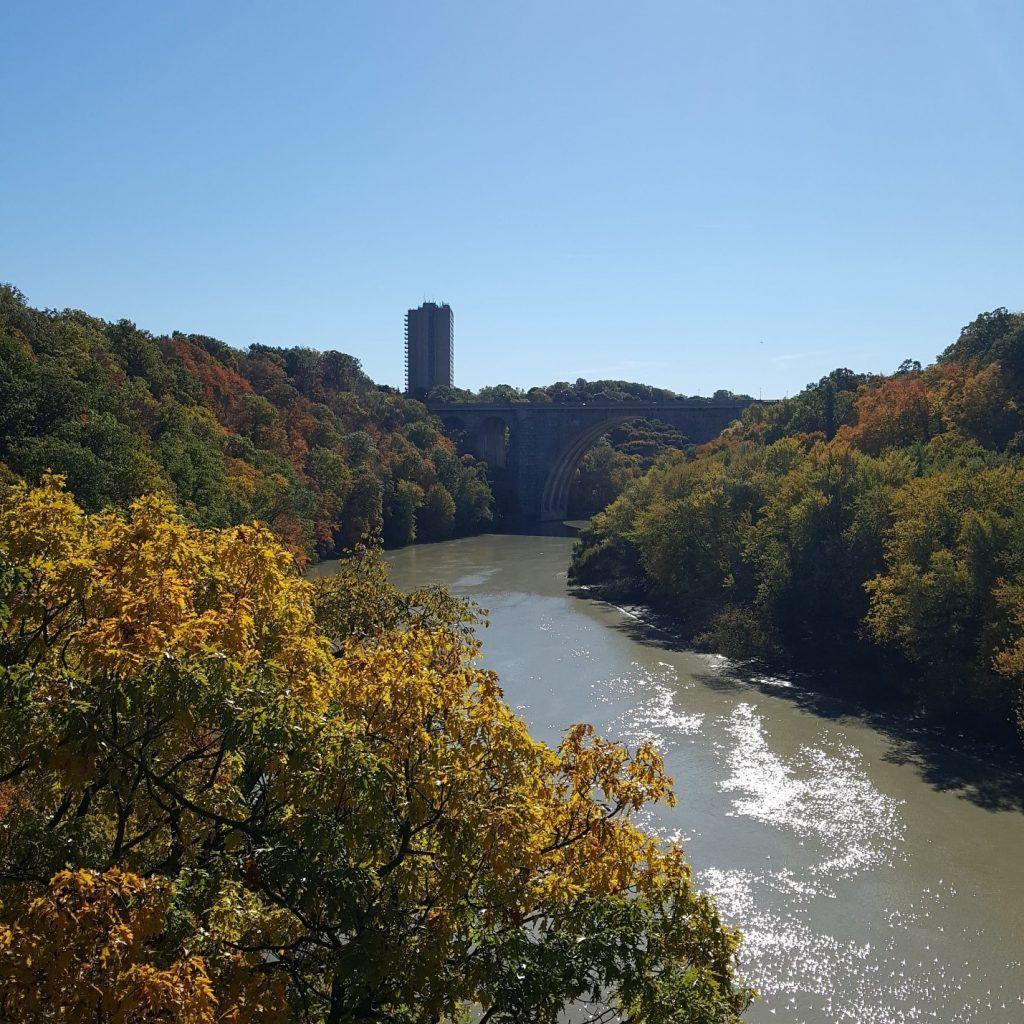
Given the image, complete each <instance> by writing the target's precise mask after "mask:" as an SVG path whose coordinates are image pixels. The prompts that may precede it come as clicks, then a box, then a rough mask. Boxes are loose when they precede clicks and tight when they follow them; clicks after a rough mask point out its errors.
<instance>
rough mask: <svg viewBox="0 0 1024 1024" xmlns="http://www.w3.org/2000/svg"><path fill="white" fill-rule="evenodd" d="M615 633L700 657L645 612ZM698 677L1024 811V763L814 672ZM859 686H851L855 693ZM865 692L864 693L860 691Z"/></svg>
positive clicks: (967, 794) (936, 780)
mask: <svg viewBox="0 0 1024 1024" xmlns="http://www.w3.org/2000/svg"><path fill="white" fill-rule="evenodd" d="M570 593H572V595H573V596H574V597H577V598H579V599H581V600H589V601H598V602H600V603H602V604H606V605H608V606H609V607H615V608H618V609H619V610H620V611H622V610H623V609H622V608H621V606H619V605H616V604H614V602H608V601H603V600H602V599H600V598H597V597H595V596H594V595H592V594H589V593H587V592H586V591H585V590H583V589H582V588H581V589H576V590H570ZM616 628H617V629H618V630H619V631H620V632H622V633H624V634H625V635H627V636H628V637H629V638H630V639H631V640H633V641H635V642H637V643H640V644H643V645H644V646H647V647H655V648H658V649H660V650H667V651H674V652H690V651H693V650H694V646H693V644H692V643H687V642H685V641H684V640H683V639H682V638H681V637H680V636H679V635H678V634H677V633H674V632H673V631H672V629H671V623H670V622H668V620H664V619H660V618H659V617H657V615H656V614H655V613H653V612H651V613H650V614H649V615H648V610H647V609H644V616H643V617H635V616H634V615H633V613H627V615H625V616H623V617H622V618H621V619H620V620H619V622H618V624H617V626H616ZM694 678H695V679H696V680H697V681H698V682H700V683H701V684H702V685H704V686H707V687H709V688H711V689H714V690H719V691H735V692H737V693H738V692H741V691H743V690H749V689H750V688H751V687H753V688H754V689H756V690H757V691H759V692H760V693H763V694H764V695H766V696H768V697H771V698H773V699H775V700H782V701H787V702H788V703H790V704H792V705H794V706H796V707H798V708H799V709H800V710H802V711H805V712H807V713H808V714H813V715H815V716H817V717H819V718H822V719H827V720H829V721H833V722H841V721H857V722H860V723H862V724H865V725H867V726H869V727H870V728H872V729H874V730H875V731H876V732H878V733H880V734H881V735H883V736H885V738H886V739H887V740H888V742H889V744H890V747H889V750H888V751H887V753H886V754H885V760H886V761H888V762H890V763H892V764H896V765H907V766H910V767H912V768H913V769H914V770H915V771H916V772H917V774H918V775H919V776H920V778H921V779H922V780H923V781H924V782H926V783H927V784H928V785H930V786H932V787H933V788H934V789H936V790H939V791H942V792H948V793H953V794H955V795H957V796H959V797H961V798H962V799H965V800H969V801H970V802H971V803H973V804H975V805H977V806H978V807H982V808H984V809H986V810H991V811H1024V756H1022V755H1021V753H1020V752H1019V751H1015V750H1013V749H1011V748H1008V747H1007V746H1005V745H1000V744H997V743H992V744H986V743H984V742H982V741H979V740H978V739H977V738H976V737H972V736H968V735H966V734H963V733H959V732H956V731H954V730H952V729H949V728H944V727H942V726H937V725H935V724H934V723H932V722H929V721H926V720H925V719H924V718H923V717H922V716H921V715H920V714H917V713H914V712H912V711H911V712H908V711H903V712H902V713H901V712H900V711H898V710H895V709H893V708H891V707H884V708H878V707H872V706H871V705H870V704H868V703H865V702H864V701H863V700H862V699H858V698H857V696H856V693H855V692H850V693H847V692H839V693H837V692H836V691H835V688H834V684H833V683H832V681H831V680H827V679H825V678H824V677H816V676H814V675H813V674H809V673H787V676H786V679H785V681H784V682H785V684H786V685H779V682H780V681H779V680H773V677H771V676H768V675H766V674H765V673H764V672H762V671H758V670H757V669H754V668H753V667H752V666H750V665H743V664H731V665H729V666H728V667H726V668H724V669H723V670H721V671H711V670H708V671H707V672H698V673H696V674H695V675H694ZM855 689H856V688H855V687H852V686H851V687H850V690H851V691H854V690H855ZM861 692H863V691H861Z"/></svg>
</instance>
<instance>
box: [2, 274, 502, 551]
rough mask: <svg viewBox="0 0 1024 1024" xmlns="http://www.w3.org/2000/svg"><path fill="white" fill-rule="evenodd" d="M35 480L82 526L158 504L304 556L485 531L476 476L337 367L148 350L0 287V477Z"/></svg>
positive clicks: (257, 348) (193, 350)
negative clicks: (264, 527)
mask: <svg viewBox="0 0 1024 1024" xmlns="http://www.w3.org/2000/svg"><path fill="white" fill-rule="evenodd" d="M47 470H52V471H54V472H58V473H60V474H62V475H63V476H64V477H65V478H66V480H67V482H68V486H69V487H70V488H71V490H72V492H73V493H74V495H75V497H76V498H77V499H78V500H79V501H80V502H81V503H82V505H83V507H85V508H86V509H88V510H90V511H95V510H98V509H101V508H104V507H105V506H108V505H119V506H124V505H126V504H127V503H128V502H130V501H131V499H133V498H135V497H137V496H139V495H141V494H147V493H163V494H167V495H168V496H169V497H170V498H172V499H173V501H174V502H175V503H176V504H177V505H178V506H179V507H180V508H181V509H182V510H183V511H184V513H185V514H186V515H187V516H188V518H189V519H190V520H191V521H192V522H194V523H196V524H198V525H202V526H216V527H223V526H227V525H230V524H234V523H242V522H249V521H252V520H254V519H259V520H262V521H264V522H266V523H268V524H269V525H270V526H271V528H272V529H273V530H274V532H275V534H276V535H277V536H278V537H279V538H280V539H281V541H282V542H283V543H284V544H285V545H286V546H287V547H288V548H289V550H291V551H293V552H294V553H296V554H298V555H299V556H300V557H301V558H303V559H308V558H312V557H316V556H325V555H328V554H332V553H334V552H336V551H338V550H340V549H344V548H348V547H351V546H352V545H353V544H355V543H356V542H358V541H359V540H360V538H362V537H364V536H367V535H374V534H378V533H380V534H382V535H383V538H384V540H385V542H387V543H389V544H395V545H398V544H406V543H410V542H411V541H413V540H441V539H444V538H447V537H450V536H452V535H453V534H454V533H468V532H472V531H474V530H478V529H480V528H481V527H482V526H483V525H484V524H486V523H487V522H488V521H489V520H490V518H491V505H492V499H491V493H490V488H489V485H488V483H487V480H486V476H485V471H484V468H483V467H482V466H481V465H479V464H476V463H475V462H474V461H473V460H472V459H470V458H469V457H468V456H462V457H460V456H459V455H457V453H456V452H455V449H454V447H453V446H452V444H451V442H450V441H449V440H448V439H447V438H445V437H444V436H443V434H442V433H441V431H440V427H439V424H438V423H437V421H436V420H433V419H432V418H431V417H430V416H429V415H428V413H427V411H426V409H425V408H424V407H423V406H422V405H421V404H420V403H419V402H414V401H410V400H408V399H406V398H404V397H402V396H401V395H400V394H398V393H397V392H395V391H393V390H392V389H389V388H382V387H377V386H376V385H374V383H373V382H372V381H371V380H370V379H369V378H368V377H367V376H366V374H364V373H363V372H362V370H361V369H360V366H359V361H358V360H357V359H355V358H353V357H352V356H350V355H345V354H343V353H340V352H317V351H314V350H312V349H307V348H288V349H279V348H271V347H268V346H265V345H252V346H250V348H249V349H248V351H247V352H241V351H238V350H236V349H233V348H231V347H229V346H228V345H225V344H223V343H222V342H219V341H216V340H215V339H213V338H208V337H203V336H201V335H193V334H179V333H174V334H172V335H170V336H153V335H151V334H149V333H148V332H146V331H143V330H140V329H139V328H138V327H136V326H135V325H134V324H132V323H130V322H129V321H127V320H121V321H118V322H117V323H107V322H105V321H103V320H99V319H97V318H95V317H91V316H89V315H87V314H85V313H82V312H79V311H75V310H65V311H63V312H57V311H49V310H38V309H33V308H31V307H30V306H28V305H27V304H26V302H25V299H24V297H23V296H22V295H21V294H20V293H19V292H18V291H17V289H15V288H13V287H11V286H0V474H6V475H7V477H8V478H9V479H17V478H23V479H25V480H28V481H30V482H36V481H38V480H39V479H40V478H41V476H42V474H43V473H44V472H46V471H47Z"/></svg>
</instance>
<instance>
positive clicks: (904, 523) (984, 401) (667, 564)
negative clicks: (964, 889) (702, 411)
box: [572, 309, 1024, 735]
mask: <svg viewBox="0 0 1024 1024" xmlns="http://www.w3.org/2000/svg"><path fill="white" fill-rule="evenodd" d="M572 574H573V578H574V579H575V580H577V581H578V582H582V583H586V584H590V585H593V586H597V587H600V588H604V589H605V590H607V591H611V592H615V593H618V594H629V595H631V596H632V597H634V598H641V599H645V600H648V601H650V602H652V603H653V604H655V605H657V606H658V607H660V608H663V609H666V610H668V611H669V612H671V613H672V615H673V616H674V617H675V618H676V619H677V621H678V622H679V624H680V626H681V627H682V629H683V630H684V632H685V634H686V635H687V636H689V637H690V638H691V639H695V640H696V641H698V642H700V643H703V644H706V645H708V646H710V647H712V648H714V649H716V650H719V651H722V652H724V653H727V654H731V655H734V656H736V657H741V658H756V659H761V660H763V661H768V662H772V663H780V662H781V663H789V664H793V665H796V666H804V667H810V668H815V669H821V668H824V667H826V666H828V667H831V668H832V669H833V670H834V671H835V672H836V673H838V674H846V675H850V674H857V675H859V676H860V677H862V678H863V679H865V680H868V681H870V683H871V685H872V687H873V688H874V689H876V690H877V691H879V692H880V693H883V694H888V695H891V696H895V697H898V698H899V699H901V700H909V701H910V702H912V703H914V704H917V705H919V706H920V707H922V708H924V709H926V710H928V711H929V712H932V713H934V714H936V715H939V716H943V717H946V718H948V719H950V720H955V721H956V722H957V724H958V726H961V727H967V728H972V729H975V730H977V731H979V732H982V733H986V734H993V733H994V734H996V735H1000V734H1002V733H1003V732H1006V731H1007V730H1009V729H1010V728H1011V726H1012V723H1013V722H1014V721H1015V720H1016V719H1018V718H1019V716H1020V714H1021V710H1022V690H1024V314H1021V313H1011V312H1008V311H1007V310H1005V309H997V310H994V311H992V312H990V313H985V314H982V315H981V316H979V317H978V318H977V319H976V320H975V321H973V322H972V323H971V324H969V325H968V326H967V327H965V328H964V329H963V331H962V332H961V334H960V337H959V338H958V339H957V341H956V342H954V343H953V344H952V345H950V346H949V347H948V348H947V349H946V350H945V351H944V352H943V353H942V355H941V356H940V357H939V358H938V360H937V362H936V363H935V364H934V365H932V366H929V367H926V368H922V367H921V365H920V364H919V363H916V362H914V361H911V360H907V361H905V362H904V363H903V364H901V365H900V367H899V368H898V369H897V370H896V372H895V373H893V374H891V375H889V376H883V375H877V374H858V373H854V372H852V371H851V370H848V369H838V370H835V371H833V372H832V373H830V374H828V375H827V376H826V377H823V378H822V379H821V380H820V381H818V382H817V383H815V384H812V385H810V386H808V387H807V388H805V389H804V390H803V391H802V392H801V393H800V394H799V395H797V396H795V397H793V398H789V399H786V400H783V401H780V402H777V403H773V404H771V405H755V406H751V407H749V408H748V409H746V410H745V411H744V412H743V414H742V417H741V418H740V420H739V421H737V422H736V423H735V424H734V425H733V426H732V427H730V428H729V429H728V430H726V431H725V432H724V434H723V435H722V436H721V437H720V438H719V439H717V440H715V441H713V442H711V443H710V444H706V445H702V446H700V447H697V448H695V449H687V450H686V451H682V452H672V453H669V454H667V455H664V456H662V457H661V458H660V459H659V460H658V461H657V462H656V463H655V464H654V466H653V467H652V468H651V469H650V471H649V472H648V473H646V475H644V476H643V477H641V478H640V479H638V480H636V481H634V482H632V483H629V484H628V485H627V486H626V488H625V490H624V491H623V493H622V494H621V495H620V496H619V497H618V498H617V499H616V500H615V501H614V502H612V503H611V504H610V505H609V506H608V508H607V509H605V510H604V511H603V512H601V513H600V514H599V515H597V516H596V517H595V518H594V520H593V522H592V524H591V526H590V529H589V530H588V531H587V532H585V534H584V535H583V536H582V538H581V540H580V543H579V544H578V545H577V548H576V550H575V552H574V556H573V566H572Z"/></svg>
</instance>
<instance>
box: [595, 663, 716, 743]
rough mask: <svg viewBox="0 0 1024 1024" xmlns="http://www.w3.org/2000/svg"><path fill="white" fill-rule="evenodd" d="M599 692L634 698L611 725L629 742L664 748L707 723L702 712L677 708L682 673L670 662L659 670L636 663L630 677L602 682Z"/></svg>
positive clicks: (690, 734)
mask: <svg viewBox="0 0 1024 1024" xmlns="http://www.w3.org/2000/svg"><path fill="white" fill-rule="evenodd" d="M597 689H598V693H599V694H600V693H601V692H602V691H609V692H610V695H611V697H620V698H621V697H631V698H633V700H632V702H631V703H630V706H629V707H628V708H627V709H626V710H625V711H623V712H621V713H620V714H619V715H618V717H616V718H615V719H613V720H612V722H611V728H612V730H613V731H614V732H615V733H616V734H617V735H618V736H620V737H621V738H622V739H624V740H626V742H628V743H642V742H644V741H651V742H653V743H656V744H657V745H658V746H659V747H661V748H663V749H664V748H667V747H670V746H672V745H673V744H674V743H675V742H676V741H677V739H678V738H679V737H680V736H692V735H694V734H695V733H697V732H699V731H700V728H701V726H702V725H703V724H704V715H703V714H702V713H699V712H687V711H683V710H681V709H680V708H679V707H678V706H677V705H676V696H677V693H678V689H679V674H678V672H677V670H676V668H675V666H674V665H671V664H669V663H668V662H667V661H659V662H658V664H657V667H656V668H648V667H646V666H644V665H641V664H639V663H638V662H634V663H633V664H632V666H631V671H630V673H629V674H628V675H625V676H617V677H615V678H613V679H606V680H602V681H601V682H600V683H598V684H597ZM609 699H611V698H609Z"/></svg>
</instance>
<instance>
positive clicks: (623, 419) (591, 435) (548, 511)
mask: <svg viewBox="0 0 1024 1024" xmlns="http://www.w3.org/2000/svg"><path fill="white" fill-rule="evenodd" d="M642 418H643V417H642V416H637V415H636V414H635V413H634V414H633V415H631V416H630V415H621V416H609V417H608V418H607V419H605V420H602V421H601V422H599V423H594V424H591V425H590V426H587V427H584V428H583V429H582V430H580V431H578V432H577V433H576V434H575V435H574V436H573V437H571V438H570V439H569V441H568V443H567V444H566V445H565V447H564V448H563V449H562V451H561V453H560V454H559V455H558V456H557V457H556V458H555V460H554V462H553V464H552V466H551V469H550V470H549V471H548V476H547V480H545V481H544V490H543V491H542V492H541V503H540V504H541V507H540V517H541V519H544V520H552V519H564V518H565V517H566V515H567V514H568V509H569V490H570V488H571V487H572V479H573V476H574V475H575V473H576V470H577V468H578V467H579V464H580V463H581V462H582V461H583V456H584V455H586V454H587V452H588V451H589V450H590V449H591V448H592V447H593V446H594V444H595V443H596V442H597V441H598V440H599V439H600V438H601V437H603V436H604V435H605V434H607V433H608V431H609V430H611V429H612V428H613V427H617V426H618V425H619V424H620V423H628V422H629V421H630V420H635V419H642Z"/></svg>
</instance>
